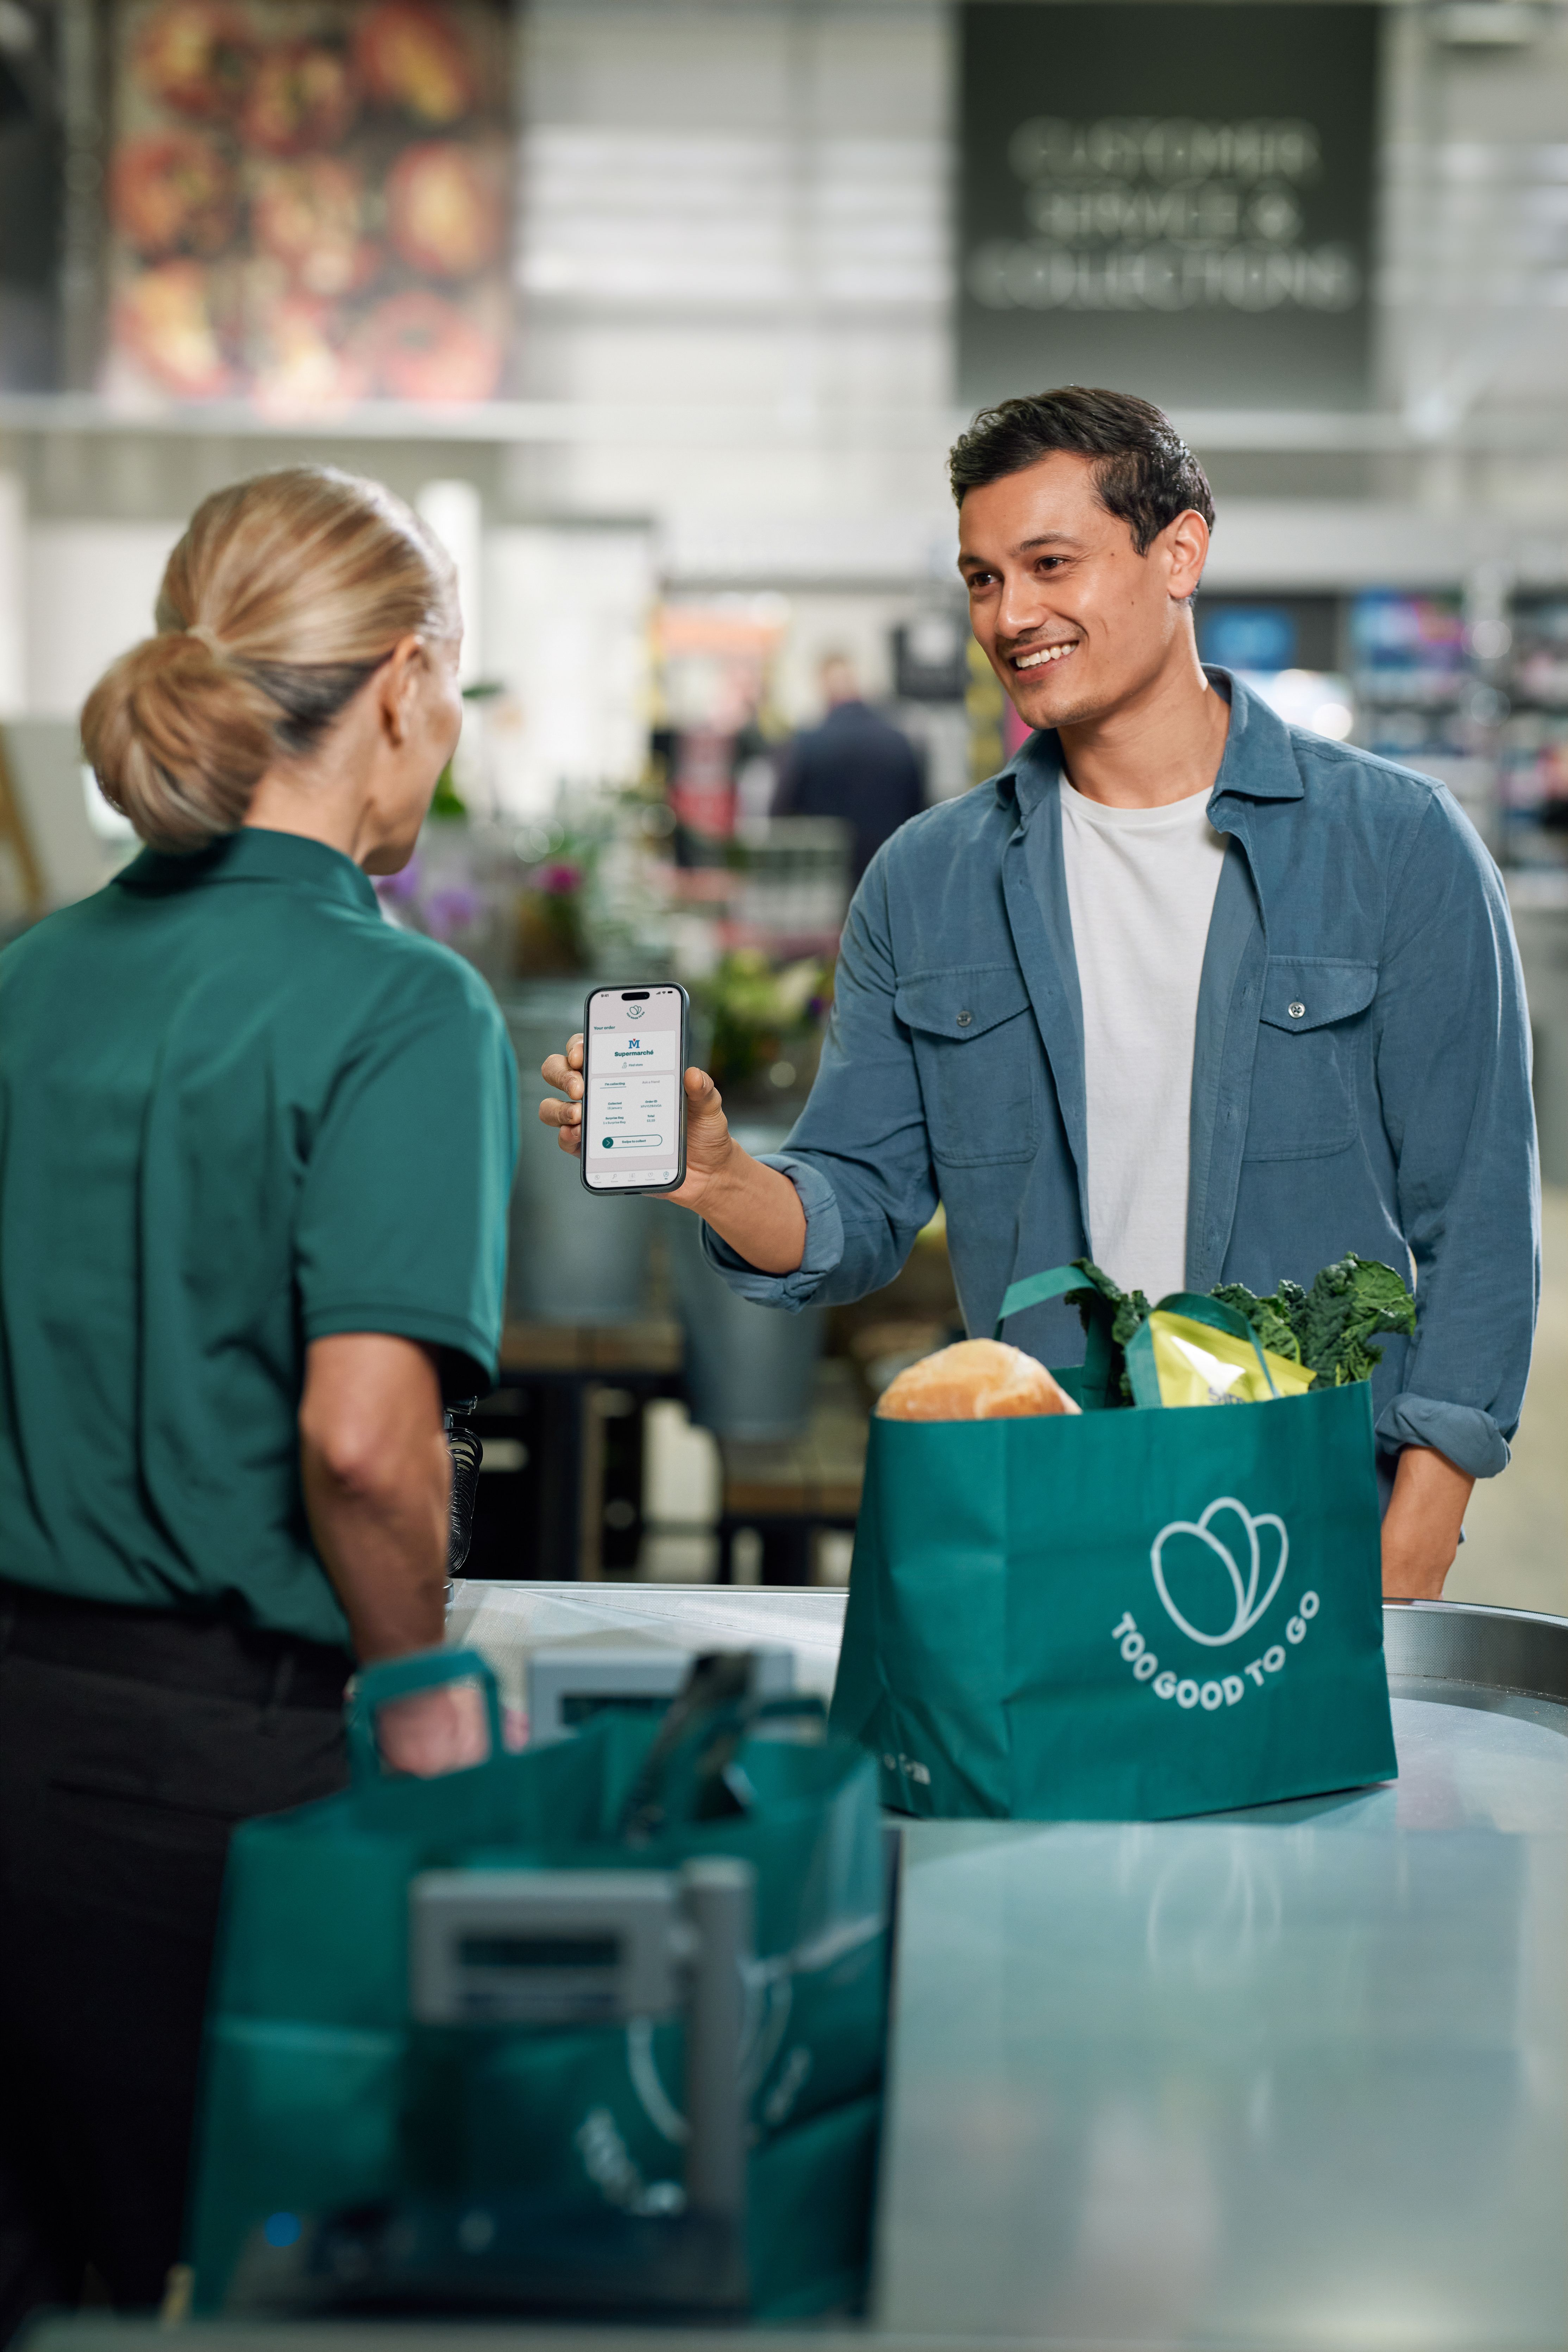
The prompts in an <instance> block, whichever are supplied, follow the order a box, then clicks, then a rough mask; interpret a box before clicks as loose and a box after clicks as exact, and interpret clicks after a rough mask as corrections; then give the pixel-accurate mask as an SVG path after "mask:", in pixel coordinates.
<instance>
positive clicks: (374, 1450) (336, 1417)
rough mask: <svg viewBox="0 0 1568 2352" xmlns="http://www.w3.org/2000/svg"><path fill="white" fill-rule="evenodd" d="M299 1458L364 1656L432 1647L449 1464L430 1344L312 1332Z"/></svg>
mask: <svg viewBox="0 0 1568 2352" xmlns="http://www.w3.org/2000/svg"><path fill="white" fill-rule="evenodd" d="M300 1472H301V1475H302V1476H303V1479H304V1486H305V1509H306V1511H307V1513H308V1514H309V1517H310V1533H311V1534H312V1535H313V1536H314V1538H315V1539H316V1549H317V1550H318V1551H319V1552H320V1553H321V1559H322V1560H323V1562H324V1563H325V1566H326V1570H327V1573H328V1575H329V1576H330V1577H331V1580H332V1583H333V1586H334V1587H335V1589H336V1591H337V1595H338V1599H339V1600H340V1601H342V1605H343V1613H344V1615H345V1616H346V1617H347V1619H348V1621H349V1626H350V1629H351V1631H352V1633H353V1645H354V1653H355V1654H356V1656H357V1657H358V1658H359V1659H360V1660H361V1662H362V1663H363V1664H365V1665H370V1664H374V1661H375V1660H376V1659H378V1658H396V1657H402V1656H403V1655H404V1654H405V1653H406V1652H407V1651H410V1650H427V1649H430V1648H432V1647H434V1646H435V1644H437V1643H438V1642H439V1641H440V1640H441V1638H442V1634H443V1632H444V1630H445V1601H446V1584H447V1510H448V1507H449V1496H450V1493H451V1483H452V1471H451V1462H450V1458H449V1456H448V1454H447V1440H446V1435H445V1432H444V1430H443V1426H442V1419H441V1384H440V1381H438V1379H437V1374H436V1364H435V1359H434V1357H433V1355H432V1354H431V1351H430V1349H428V1348H422V1347H420V1346H419V1345H418V1344H417V1343H416V1341H415V1340H413V1339H396V1338H395V1337H394V1336H393V1335H392V1334H391V1333H390V1332H384V1331H344V1332H337V1333H334V1334H333V1335H332V1336H331V1338H330V1339H314V1340H312V1341H311V1343H310V1348H309V1349H307V1351H306V1356H305V1393H304V1395H303V1397H302V1398H301V1400H300Z"/></svg>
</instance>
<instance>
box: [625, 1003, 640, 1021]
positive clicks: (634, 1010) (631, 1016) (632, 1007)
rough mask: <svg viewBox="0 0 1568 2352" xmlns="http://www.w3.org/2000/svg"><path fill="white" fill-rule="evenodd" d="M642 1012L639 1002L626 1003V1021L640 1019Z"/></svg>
mask: <svg viewBox="0 0 1568 2352" xmlns="http://www.w3.org/2000/svg"><path fill="white" fill-rule="evenodd" d="M642 1012H643V1009H642V1006H641V1005H640V1004H628V1005H627V1007H626V1019H627V1020H628V1021H640V1020H641V1019H642Z"/></svg>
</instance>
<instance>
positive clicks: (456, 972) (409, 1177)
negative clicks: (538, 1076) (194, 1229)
mask: <svg viewBox="0 0 1568 2352" xmlns="http://www.w3.org/2000/svg"><path fill="white" fill-rule="evenodd" d="M411 961H412V960H411ZM517 1141H518V1134H517V1070H516V1065H515V1063H514V1062H513V1059H512V1053H511V1046H510V1042H509V1040H508V1037H507V1034H506V1029H505V1025H504V1024H503V1023H502V1020H501V1017H500V1012H499V1010H498V1008H497V1006H496V1005H495V1003H494V1002H493V1000H492V999H490V997H489V994H488V992H485V991H484V989H483V987H482V984H481V983H480V982H479V980H478V979H477V977H476V976H474V975H472V974H471V973H469V972H468V971H467V970H466V968H465V967H463V966H461V965H460V964H458V961H457V959H456V958H454V959H453V960H452V963H451V965H450V966H448V965H447V963H446V961H445V959H444V958H440V959H438V958H437V956H435V955H429V956H425V957H422V958H421V959H420V964H419V968H418V969H416V970H415V971H412V972H411V973H410V975H409V977H408V979H406V980H405V981H404V982H402V984H401V986H400V987H399V989H398V991H397V992H396V993H395V996H394V997H393V1000H392V1001H391V1002H390V1003H387V1002H386V1001H385V1000H383V1002H382V1003H381V1004H380V1005H379V1006H378V1009H377V1013H376V1017H375V1019H374V1022H371V1023H367V1025H366V1028H365V1031H364V1033H363V1034H362V1035H361V1036H360V1037H359V1038H358V1039H357V1040H356V1041H355V1042H354V1043H353V1045H351V1046H350V1047H349V1049H348V1050H347V1052H346V1053H345V1055H344V1059H343V1062H342V1066H340V1068H339V1069H338V1071H337V1072H336V1074H335V1076H334V1077H333V1081H332V1084H331V1089H330V1091H329V1094H328V1097H327V1099H326V1101H325V1103H324V1105H323V1106H322V1108H321V1116H320V1118H319V1120H318V1122H317V1124H316V1127H315V1132H314V1134H313V1135H312V1136H311V1137H310V1140H309V1144H308V1153H307V1164H306V1170H305V1175H304V1182H303V1188H302V1194H301V1199H300V1214H299V1221H298V1225H297V1228H296V1247H295V1276H296V1281H297V1284H298V1287H299V1296H300V1312H301V1318H302V1322H303V1328H304V1336H305V1339H306V1340H307V1341H310V1340H312V1339H324V1338H326V1337H328V1336H329V1335H331V1334H332V1333H334V1332H340V1331H386V1332H395V1333H396V1334H397V1335H398V1336H399V1337H400V1338H403V1339H417V1340H419V1341H421V1342H423V1343H424V1344H426V1346H430V1347H436V1348H439V1349H444V1350H447V1351H450V1353H451V1354H452V1355H453V1356H455V1357H457V1358H458V1359H459V1361H458V1362H456V1363H447V1364H446V1365H445V1366H444V1367H443V1381H444V1385H445V1387H446V1390H447V1395H448V1396H462V1395H466V1394H472V1393H473V1392H474V1391H476V1390H484V1389H487V1388H489V1386H490V1385H491V1383H492V1382H493V1381H494V1378H495V1373H496V1366H497V1359H498V1357H499V1354H500V1336H501V1325H502V1321H503V1318H504V1311H505V1287H506V1250H507V1204H508V1200H509V1198H510V1192H511V1180H512V1172H513V1169H514V1167H515V1165H516V1160H517Z"/></svg>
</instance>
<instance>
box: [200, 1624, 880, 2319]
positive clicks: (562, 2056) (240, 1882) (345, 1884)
mask: <svg viewBox="0 0 1568 2352" xmlns="http://www.w3.org/2000/svg"><path fill="white" fill-rule="evenodd" d="M468 1679H472V1680H475V1681H477V1682H478V1683H479V1685H480V1686H481V1689H482V1691H483V1694H484V1698H485V1705H486V1708H487V1713H488V1717H489V1726H490V1755H489V1760H488V1761H486V1762H485V1763H483V1764H481V1765H479V1766H477V1767H475V1768H473V1769H470V1770H467V1771H462V1772H455V1773H451V1774H449V1775H447V1776H446V1777H445V1778H441V1779H436V1780H413V1779H402V1778H397V1779H394V1778H388V1777H386V1776H384V1774H383V1773H382V1770H381V1768H380V1762H379V1758H378V1756H377V1753H376V1748H375V1742H374V1733H373V1730H372V1728H371V1723H372V1717H373V1714H374V1708H375V1707H376V1706H379V1705H383V1704H384V1703H385V1702H386V1701H387V1700H388V1699H389V1698H393V1697H396V1696H403V1695H405V1693H406V1692H407V1691H409V1690H411V1689H415V1688H418V1687H421V1686H424V1685H430V1684H433V1683H436V1682H438V1681H453V1680H468ZM817 1721H818V1724H820V1715H818V1717H817ZM658 1728H659V1726H658V1719H657V1718H654V1719H651V1720H650V1719H649V1718H648V1717H644V1716H636V1717H634V1716H631V1715H627V1714H619V1713H616V1712H613V1711H612V1712H606V1713H605V1715H603V1716H602V1717H598V1718H597V1719H595V1721H594V1722H593V1723H591V1724H590V1725H589V1726H588V1727H586V1728H585V1729H584V1731H583V1732H581V1733H580V1734H578V1735H577V1736H576V1737H575V1738H571V1739H565V1740H561V1741H557V1742H554V1743H552V1745H550V1746H548V1747H544V1748H535V1749H529V1750H525V1751H524V1752H523V1753H522V1754H521V1755H509V1754H507V1753H505V1752H504V1750H503V1747H502V1740H501V1726H500V1703H499V1698H498V1696H497V1692H496V1686H495V1681H494V1677H493V1676H492V1675H491V1674H490V1671H489V1667H488V1666H487V1665H486V1664H484V1661H483V1660H482V1659H481V1658H479V1657H478V1656H477V1655H475V1654H473V1653H471V1652H463V1651H446V1652H435V1653H430V1654H427V1655H426V1656H423V1657H420V1658H414V1659H407V1660H404V1661H400V1662H399V1663H398V1664H395V1665H392V1666H385V1667H375V1668H372V1669H370V1670H368V1671H367V1672H365V1673H363V1674H362V1675H361V1676H360V1677H359V1681H358V1686H357V1696H356V1700H355V1705H354V1709H353V1713H352V1715H351V1719H350V1754H351V1759H352V1762H353V1774H354V1784H353V1787H352V1789H351V1790H349V1791H348V1792H346V1793H345V1794H344V1795H342V1796H340V1797H333V1798H329V1799H327V1800H326V1801H324V1802H321V1803H319V1804H314V1805H308V1806H304V1807H302V1808H300V1810H299V1811H296V1812H292V1813H286V1814H279V1815H276V1816H273V1817H271V1818H269V1819H266V1820H262V1821H256V1822H247V1823H246V1824H244V1826H243V1827H242V1828H241V1829H239V1830H238V1831H237V1833H236V1836H235V1839H234V1842H233V1845H232V1847H231V1849H230V1856H229V1864H228V1873H227V1877H226V1885H225V1895H224V1922H223V1928H222V1933H221V1937H220V1941H219V1949H218V1957H217V1960H216V1968H215V1974H214V1990H213V1995H212V1999H211V2002H210V2006H209V2013H208V2020H207V2035H206V2044H205V2067H204V2085H203V2097H202V2115H201V2124H200V2130H199V2135H198V2141H197V2161H196V2168H195V2184H194V2190H193V2200H192V2221H191V2232H190V2234H191V2259H192V2261H193V2263H194V2265H195V2273H196V2289H195V2300H196V2305H197V2307H198V2308H199V2309H202V2310H205V2311H214V2310H217V2309H221V2308H222V2307H223V2306H224V2305H225V2302H226V2298H227V2297H228V2295H229V2292H230V2286H231V2282H232V2280H233V2277H234V2273H235V2270H236V2265H237V2263H239V2262H240V2260H241V2257H242V2255H243V2254H244V2252H245V2250H246V2248H247V2245H253V2244H254V2243H255V2241H256V2237H257V2233H258V2231H266V2230H267V2229H268V2226H269V2225H270V2224H272V2223H273V2222H274V2221H275V2220H276V2219H277V2217H281V2219H282V2225H283V2226H284V2227H285V2229H288V2228H292V2227H293V2226H294V2225H295V2223H297V2222H298V2221H300V2220H302V2219H305V2218H311V2217H318V2216H321V2215H323V2214H326V2213H330V2212H336V2211H341V2210H342V2209H343V2208H345V2207H349V2206H353V2205H359V2204H372V2203H374V2202H375V2201H377V2200H383V2199H387V2198H394V2197H397V2196H399V2195H400V2194H404V2193H406V2192H426V2191H428V2192H433V2193H436V2194H440V2193H444V2192H456V2193H459V2194H466V2193H468V2192H470V2191H472V2192H474V2193H477V2194H478V2193H489V2194H507V2193H510V2192H514V2191H521V2192H531V2191H543V2192H546V2193H547V2194H548V2195H549V2196H550V2197H551V2198H552V2200H556V2201H557V2202H562V2201H563V2202H564V2204H565V2205H566V2206H568V2207H570V2208H573V2210H577V2209H581V2210H584V2211H585V2212H586V2211H590V2210H603V2209H604V2208H605V2207H606V2206H608V2207H612V2208H616V2209H618V2210H622V2211H626V2212H629V2213H638V2214H658V2213H660V2212H663V2211H668V2210H674V2209H675V2208H676V2207H677V2206H678V2204H679V2180H680V2174H681V2166H682V2156H683V2147H682V2143H683V2139H684V2134H685V2125H684V2119H683V2116H682V2114H681V2104H682V2080H683V2076H682V2039H683V2037H682V2032H681V2028H680V2026H679V2023H678V2022H676V2023H671V2022H663V2023H651V2022H648V2021H642V2022H640V2023H638V2022H633V2023H632V2024H630V2025H624V2024H623V2025H617V2026H613V2027H612V2026H605V2027H595V2028H589V2029H577V2028H552V2027H547V2028H540V2027H534V2028H527V2027H519V2026H497V2027H494V2028H487V2029H484V2030H474V2029H463V2030H460V2031H459V2030H457V2029H451V2028H432V2027H427V2026H423V2025H420V2024H418V2023H417V2022H415V2021H411V2019H410V2015H409V1992H408V1948H407V1923H408V1888H409V1882H410V1880H411V1879H412V1878H413V1877H414V1876H415V1875H416V1873H418V1872H420V1871H423V1870H427V1869H432V1868H439V1869H461V1868H465V1867H473V1868H476V1869H498V1868H500V1869H504V1868H518V1867H524V1868H526V1867H537V1868H542V1869H551V1870H561V1869H572V1868H583V1869H597V1870H604V1869H616V1870H625V1869H638V1868H644V1869H649V1870H673V1869H678V1868H679V1865H680V1864H681V1863H683V1862H685V1861H687V1860H689V1859H691V1858H693V1857H695V1856H699V1855H705V1854H724V1855H733V1856H737V1857H739V1858H740V1859H742V1860H743V1861H746V1862H749V1863H750V1864H752V1866H753V1868H754V1870H755V1873H756V1911H755V1942H756V1956H755V1961H754V1964H753V1966H752V1970H751V1976H750V1980H749V1983H748V1988H747V1990H748V2003H747V2009H748V2020H749V2024H748V2041H747V2046H746V2048H745V2050H744V2051H743V2053H742V2070H743V2074H744V2079H745V2081H746V2084H747V2085H748V2088H749V2091H750V2095H751V2110H752V2125H753V2130H754V2134H755V2138H754V2143H753V2149H752V2158H751V2161H750V2168H749V2181H748V2242H747V2254H748V2264H749V2271H750V2277H751V2284H752V2307H753V2309H754V2310H755V2311H756V2312H757V2313H758V2315H767V2316H773V2317H787V2316H793V2315H799V2314H804V2313H806V2312H810V2311H812V2310H816V2309H821V2308H825V2307H827V2306H829V2305H835V2304H838V2303H842V2302H843V2301H845V2300H847V2299H848V2298H849V2297H850V2296H852V2295H853V2294H854V2292H855V2291H856V2287H857V2284H858V2275H859V2272H860V2271H861V2270H862V2269H863V2265H864V2258H865V2244H866V2239H867V2233H868V2215H869V2198H870V2189H871V2175H872V2168H873V2165H874V2160H875V2152H876V2145H877V2133H878V2127H879V2111H880V2098H879V2089H880V2082H881V2068H882V2052H883V2040H884V2031H885V2015H884V2011H885V2000H886V1978H887V1952H886V1941H887V1936H886V1916H885V1911H886V1898H885V1884H884V1864H883V1857H882V1847H881V1829H880V1821H879V1807H878V1801H877V1785H876V1775H875V1772H874V1770H873V1769H872V1767H871V1765H870V1763H869V1762H868V1759H867V1758H866V1757H865V1756H864V1755H863V1754H862V1752H861V1751H860V1749H859V1748H858V1747H856V1746H854V1745H852V1744H851V1743H850V1742H848V1741H847V1740H841V1739H837V1738H832V1737H829V1738H826V1739H823V1738H816V1739H805V1740H802V1739H793V1738H765V1737H760V1736H759V1737H753V1738H746V1739H744V1741H743V1742H742V1746H741V1748H740V1749H739V1751H738V1754H737V1756H736V1759H735V1761H736V1765H737V1767H738V1769H739V1772H740V1774H742V1775H743V1782H742V1785H743V1786H745V1785H748V1784H749V1790H750V1795H749V1798H748V1800H747V1810H746V1811H745V1812H744V1813H743V1814H742V1815H740V1816H738V1817H736V1818H733V1819H730V1820H724V1821H697V1820H692V1819H681V1818H680V1817H679V1802H678V1799H679V1785H680V1784H679V1775H677V1776H676V1777H674V1778H672V1779H670V1780H667V1782H666V1788H665V1793H666V1797H667V1801H668V1802H667V1811H668V1815H669V1817H670V1818H669V1819H668V1822H667V1825H666V1827H665V1828H664V1830H663V1832H661V1833H659V1834H658V1835H656V1836H655V1837H654V1838H653V1840H652V1842H651V1843H646V1844H641V1845H637V1846H629V1845H627V1844H626V1843H624V1842H621V1841H620V1838H619V1825H620V1822H621V1817H622V1814H623V1811H624V1809H625V1807H626V1801H627V1798H628V1796H629V1794H630V1793H631V1791H632V1790H633V1788H634V1786H635V1785H636V1784H637V1778H638V1774H639V1771H640V1769H641V1767H642V1765H643V1762H644V1759H645V1758H646V1757H647V1753H648V1750H649V1748H650V1747H651V1746H652V1744H653V1741H654V1740H655V1738H657V1736H658ZM678 1761H679V1759H678ZM672 1791H674V1795H673V1796H672V1794H671V1792H672ZM273 2242H281V2241H278V2240H276V2239H274V2241H273Z"/></svg>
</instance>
